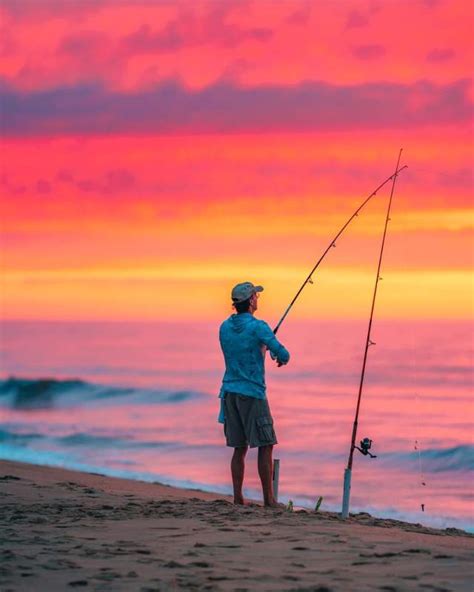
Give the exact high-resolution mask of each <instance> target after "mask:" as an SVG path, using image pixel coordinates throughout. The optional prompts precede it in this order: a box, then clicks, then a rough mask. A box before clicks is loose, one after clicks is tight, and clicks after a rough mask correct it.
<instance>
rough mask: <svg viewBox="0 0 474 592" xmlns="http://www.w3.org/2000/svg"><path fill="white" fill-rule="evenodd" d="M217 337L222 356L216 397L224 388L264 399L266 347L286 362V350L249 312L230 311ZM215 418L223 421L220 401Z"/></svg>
mask: <svg viewBox="0 0 474 592" xmlns="http://www.w3.org/2000/svg"><path fill="white" fill-rule="evenodd" d="M219 340H220V344H221V348H222V352H223V354H224V360H225V374H224V378H223V380H222V387H221V392H220V395H219V397H220V398H221V399H223V398H224V397H225V393H226V391H228V392H233V393H240V394H242V395H247V396H248V397H255V398H256V399H265V397H266V385H265V352H266V350H267V349H268V350H270V352H271V353H272V354H273V355H274V357H275V358H276V359H277V360H278V361H279V362H280V363H282V364H287V363H288V360H289V359H290V354H289V352H288V350H287V349H286V348H285V347H284V346H283V345H282V344H281V343H280V342H279V341H278V339H277V338H276V337H275V334H274V333H273V331H272V330H271V329H270V327H269V325H268V324H267V323H265V321H261V320H259V319H256V318H255V317H254V316H253V315H252V314H250V313H240V314H233V315H231V316H230V317H229V318H228V319H227V320H225V321H224V322H223V323H222V325H221V327H220V331H219ZM219 421H221V422H223V421H224V417H223V406H222V405H221V413H220V415H219Z"/></svg>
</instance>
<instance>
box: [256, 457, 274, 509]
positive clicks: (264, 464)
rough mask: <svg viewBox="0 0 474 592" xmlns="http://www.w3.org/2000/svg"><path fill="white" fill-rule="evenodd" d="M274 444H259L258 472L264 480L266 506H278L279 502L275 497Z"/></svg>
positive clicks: (261, 479) (263, 489) (263, 488)
mask: <svg viewBox="0 0 474 592" xmlns="http://www.w3.org/2000/svg"><path fill="white" fill-rule="evenodd" d="M272 453H273V446H259V448H258V474H259V476H260V481H261V482H262V491H263V503H264V504H265V505H266V506H270V507H273V508H277V507H278V504H277V502H276V501H275V498H274V497H273V459H272Z"/></svg>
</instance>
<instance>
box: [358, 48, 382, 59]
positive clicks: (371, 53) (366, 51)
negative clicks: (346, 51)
mask: <svg viewBox="0 0 474 592" xmlns="http://www.w3.org/2000/svg"><path fill="white" fill-rule="evenodd" d="M386 53H387V50H386V49H385V47H383V45H359V46H358V47H354V48H353V50H352V55H353V56H354V57H356V58H358V59H359V60H374V59H378V58H381V57H382V56H384V55H385V54H386Z"/></svg>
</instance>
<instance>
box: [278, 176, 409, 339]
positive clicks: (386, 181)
mask: <svg viewBox="0 0 474 592" xmlns="http://www.w3.org/2000/svg"><path fill="white" fill-rule="evenodd" d="M406 168H407V165H404V166H402V168H400V169H399V168H398V166H397V169H396V171H395V173H393V174H392V175H390V177H388V178H387V179H385V181H384V182H383V183H381V184H380V185H379V186H378V187H377V189H374V191H372V193H371V194H370V195H369V196H368V197H367V198H366V200H365V201H364V202H363V203H362V204H361V205H360V206H359V207H358V208H357V210H356V211H355V212H354V213H353V214H352V216H351V217H350V218H349V220H347V222H346V223H345V224H344V226H343V227H342V228H341V229H340V230H339V232H338V233H337V234H336V236H335V237H334V238H333V239H332V241H331V242H330V243H329V245H328V246H327V248H326V250H325V251H324V252H323V254H322V255H321V257H320V258H319V259H318V261H317V262H316V265H315V266H314V267H313V269H312V270H311V271H310V272H309V275H308V277H307V278H306V279H305V281H304V282H303V283H302V284H301V287H300V289H299V290H298V292H296V295H295V297H294V298H293V300H292V301H291V302H290V304H289V305H288V308H287V309H286V310H285V312H284V314H283V316H282V317H281V319H280V320H279V321H278V324H277V325H276V327H275V328H274V329H273V333H275V335H276V333H277V331H278V329H279V328H280V326H281V324H282V323H283V321H284V320H285V319H286V317H287V315H288V313H289V312H290V310H291V309H292V308H293V304H294V303H295V302H296V301H297V300H298V297H299V295H300V294H301V292H302V291H303V290H304V288H305V286H306V285H307V284H312V283H313V278H312V276H313V274H314V272H315V271H316V270H317V269H318V267H319V265H320V264H321V263H322V261H323V259H324V257H326V255H327V254H328V253H329V251H330V250H331V249H332V248H333V247H335V246H336V241H337V239H338V238H339V237H340V236H341V234H342V233H343V232H344V230H345V229H346V228H347V227H348V226H349V224H350V223H351V222H352V220H353V219H354V218H356V217H357V216H358V215H359V212H360V211H361V210H362V208H363V207H364V206H365V205H366V204H367V203H368V202H369V201H370V200H371V199H372V198H373V197H374V195H376V194H377V192H378V191H379V190H380V189H382V187H384V185H386V184H387V183H388V182H389V181H391V180H392V179H393V180H394V181H395V179H396V177H397V175H398V174H399V173H400V172H401V171H403V169H406Z"/></svg>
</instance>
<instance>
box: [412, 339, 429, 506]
mask: <svg viewBox="0 0 474 592" xmlns="http://www.w3.org/2000/svg"><path fill="white" fill-rule="evenodd" d="M410 337H411V354H412V355H411V356H410V358H411V360H410V361H411V366H412V376H413V381H414V382H415V408H416V415H415V430H416V434H415V435H416V438H415V442H414V445H413V448H414V450H415V454H416V455H417V457H418V458H417V460H418V477H419V482H418V484H419V487H420V492H421V493H422V495H421V499H420V508H421V511H422V512H424V511H425V507H426V504H425V501H424V489H423V488H424V487H426V479H425V476H424V472H423V460H422V457H421V443H420V440H419V437H420V421H419V418H420V398H419V396H418V364H415V360H414V356H413V351H414V346H413V330H412V331H411V332H410Z"/></svg>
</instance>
